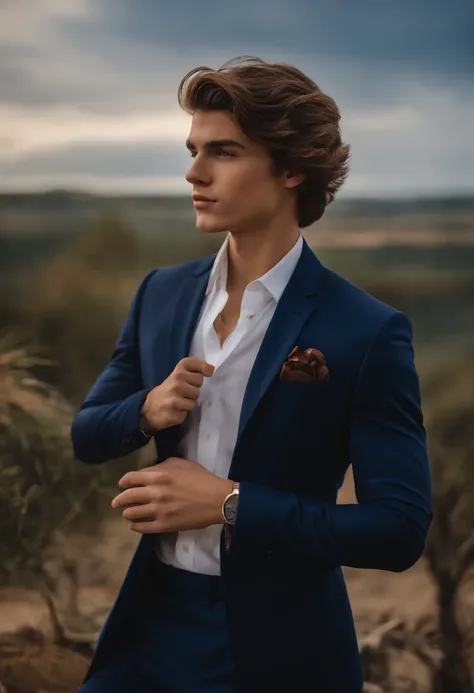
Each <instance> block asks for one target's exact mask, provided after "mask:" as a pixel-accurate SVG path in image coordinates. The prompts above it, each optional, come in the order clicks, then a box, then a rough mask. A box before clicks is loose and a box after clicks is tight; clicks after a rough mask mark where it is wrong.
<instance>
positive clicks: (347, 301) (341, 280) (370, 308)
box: [326, 268, 400, 322]
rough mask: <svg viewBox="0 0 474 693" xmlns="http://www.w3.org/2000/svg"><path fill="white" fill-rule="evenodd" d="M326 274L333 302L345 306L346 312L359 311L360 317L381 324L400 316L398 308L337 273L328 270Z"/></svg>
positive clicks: (327, 286) (327, 285)
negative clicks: (374, 320) (365, 317)
mask: <svg viewBox="0 0 474 693" xmlns="http://www.w3.org/2000/svg"><path fill="white" fill-rule="evenodd" d="M326 272H327V282H326V288H327V289H329V291H330V292H331V294H332V299H333V300H335V301H336V302H337V303H341V304H343V305H344V306H345V311H346V310H350V311H352V310H357V311H359V312H360V317H363V316H367V317H368V318H370V319H377V320H380V321H381V322H386V321H387V320H389V319H390V318H392V317H393V316H395V315H400V311H399V310H398V309H397V308H394V307H393V306H390V305H389V304H388V303H384V302H383V301H381V300H380V299H378V298H376V297H375V296H373V295H372V294H370V293H369V292H368V291H366V290H365V289H362V288H361V287H360V286H357V285H356V284H353V283H352V282H351V281H349V280H348V279H346V278H345V277H342V276H341V275H340V274H337V272H334V271H333V270H330V269H328V268H326ZM345 311H344V312H345Z"/></svg>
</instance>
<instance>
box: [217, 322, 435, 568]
mask: <svg viewBox="0 0 474 693" xmlns="http://www.w3.org/2000/svg"><path fill="white" fill-rule="evenodd" d="M350 451H351V460H352V464H353V470H354V481H355V489H356V496H357V500H358V503H357V504H347V505H336V504H330V503H325V502H319V501H316V500H314V499H311V498H309V497H302V496H300V495H296V494H294V493H288V492H285V491H281V490H275V489H271V488H268V487H265V486H261V485H256V484H252V483H246V482H243V483H241V485H240V497H239V507H238V512H237V517H236V522H235V525H234V528H233V534H232V543H231V546H230V549H229V556H231V555H234V556H236V557H237V556H239V555H246V554H247V555H248V554H249V553H251V552H253V553H254V555H255V554H259V555H262V554H264V553H266V554H271V555H273V556H275V557H276V556H280V557H281V558H283V559H286V560H289V561H293V562H295V563H306V564H309V565H312V566H315V567H319V568H322V567H327V568H330V567H336V566H353V567H356V568H375V569H380V570H390V571H402V570H405V569H407V568H409V567H410V566H412V565H413V564H414V563H415V562H416V561H417V560H418V558H419V557H420V556H421V554H422V553H423V550H424V546H425V540H426V536H427V532H428V528H429V525H430V522H431V517H432V514H431V482H430V470H429V461H428V456H427V451H426V437H425V430H424V427H423V417H422V413H421V403H420V391H419V381H418V375H417V372H416V369H415V365H414V354H413V347H412V329H411V323H410V321H409V320H408V318H407V317H406V316H404V315H403V314H402V313H395V314H394V315H393V316H392V317H391V318H389V320H388V321H387V322H386V323H385V324H384V326H383V327H382V329H381V331H380V332H379V334H378V336H377V337H376V339H375V340H374V341H373V343H372V344H371V346H370V348H369V350H368V352H367V354H366V356H365V359H364V361H363V364H362V366H361V369H360V372H359V376H358V380H357V383H356V388H355V393H354V399H353V404H352V415H351V422H350Z"/></svg>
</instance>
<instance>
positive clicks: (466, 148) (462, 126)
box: [0, 0, 474, 194]
mask: <svg viewBox="0 0 474 693" xmlns="http://www.w3.org/2000/svg"><path fill="white" fill-rule="evenodd" d="M5 3H6V4H5ZM0 12H1V13H2V18H1V20H0V82H1V83H2V92H1V95H0V171H1V174H0V187H6V186H8V187H10V188H11V187H12V186H13V185H20V186H21V185H22V184H23V185H34V186H37V185H41V181H43V184H44V185H45V186H48V185H51V184H52V185H56V184H61V185H63V184H65V183H66V182H67V181H71V182H74V184H76V183H77V185H81V182H82V185H83V186H84V187H87V186H99V187H100V186H102V187H103V188H104V189H105V188H107V189H108V190H110V189H114V187H115V188H116V189H117V190H118V189H122V186H124V185H130V186H131V188H132V187H133V189H135V190H137V189H139V186H140V185H141V186H142V187H143V189H146V190H150V188H151V189H155V188H154V186H156V185H158V184H159V185H164V186H165V187H166V189H167V190H169V189H170V187H173V186H174V188H175V189H176V190H182V189H183V187H184V188H185V187H186V184H183V182H182V172H183V171H184V170H185V166H186V163H185V161H184V160H183V151H184V139H185V137H186V134H187V130H188V122H189V121H188V116H186V115H185V114H182V113H181V112H180V111H179V109H178V107H177V102H176V89H177V86H178V83H179V80H180V78H181V77H182V76H183V74H185V73H186V72H187V71H188V70H189V69H191V68H192V67H194V66H196V65H199V64H208V65H210V66H211V67H217V66H219V65H220V64H222V63H223V62H225V61H226V60H228V59H229V58H231V57H233V56H235V55H238V54H245V53H251V54H254V53H256V54H257V55H261V56H262V57H264V58H267V59H270V60H284V61H285V62H290V63H294V64H296V65H298V66H299V67H300V68H301V69H303V70H304V71H305V72H307V73H308V74H309V75H310V76H311V77H313V78H314V79H315V80H316V81H317V82H318V84H319V85H320V86H321V87H322V88H323V89H325V90H326V91H328V92H329V93H330V94H331V95H332V96H334V98H335V99H336V101H337V102H338V104H339V105H340V108H341V111H342V114H343V122H342V125H343V134H344V137H345V139H346V140H347V141H349V142H350V143H351V144H352V148H353V157H352V171H353V172H352V175H351V177H350V179H349V181H348V183H347V184H346V186H345V190H346V191H348V192H350V191H352V192H357V193H358V192H360V191H364V190H366V191H369V190H370V189H377V190H379V191H380V194H382V193H383V191H384V190H386V191H387V192H390V191H392V192H393V191H395V190H397V189H401V188H407V187H408V188H410V189H411V188H413V189H415V188H416V189H422V188H423V189H429V188H430V186H431V187H432V188H433V189H443V186H444V188H446V189H454V188H458V187H459V186H461V185H464V181H466V180H469V179H470V180H472V179H474V151H473V149H474V145H473V144H472V137H471V136H470V125H469V123H470V122H473V120H474V95H473V94H472V87H471V86H470V85H471V82H472V73H473V71H474V50H473V48H472V40H471V37H470V33H469V27H470V26H471V27H472V26H473V25H474V5H472V3H471V2H469V1H468V0H458V2H457V3H455V4H454V5H451V6H450V8H449V12H448V11H446V6H445V3H444V2H442V1H441V0H419V2H418V3H411V0H399V2H398V3H397V4H396V5H394V4H387V3H376V2H373V1H372V0H360V2H359V3H357V4H356V5H354V3H352V2H350V0H339V2H334V1H333V0H318V2H314V0H291V2H290V0H271V2H270V0H261V1H260V2H259V3H255V2H254V1H252V2H250V1H249V0H241V2H239V3H237V4H234V5H232V6H231V7H229V5H228V4H225V3H222V2H220V1H218V0H201V2H200V3H195V2H191V0H181V2H180V3H174V4H172V3H171V4H170V3H168V4H164V3H157V2H156V0H135V1H134V3H130V2H128V0H94V1H93V0H35V3H34V4H33V5H32V4H31V2H29V0H4V4H3V5H2V10H1V11H0ZM55 181H57V182H56V183H55ZM22 182H23V183H22Z"/></svg>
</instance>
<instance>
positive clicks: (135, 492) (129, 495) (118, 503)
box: [112, 486, 151, 508]
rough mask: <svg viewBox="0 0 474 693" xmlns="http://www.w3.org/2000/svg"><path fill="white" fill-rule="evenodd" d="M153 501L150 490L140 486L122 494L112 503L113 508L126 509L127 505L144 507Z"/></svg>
mask: <svg viewBox="0 0 474 693" xmlns="http://www.w3.org/2000/svg"><path fill="white" fill-rule="evenodd" d="M150 500H151V494H150V488H149V487H147V486H139V487H135V488H129V489H127V490H126V491H123V493H120V494H119V495H118V496H115V498H114V499H113V501H112V508H124V507H126V506H127V505H143V504H144V503H149V502H150Z"/></svg>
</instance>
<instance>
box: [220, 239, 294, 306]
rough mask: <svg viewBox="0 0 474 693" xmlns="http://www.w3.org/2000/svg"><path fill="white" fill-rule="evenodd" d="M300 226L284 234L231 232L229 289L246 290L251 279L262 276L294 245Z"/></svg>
mask: <svg viewBox="0 0 474 693" xmlns="http://www.w3.org/2000/svg"><path fill="white" fill-rule="evenodd" d="M299 235H300V230H299V228H297V227H296V228H294V229H292V230H291V232H287V233H285V234H280V235H277V234H274V235H273V234H272V235H267V236H263V237H262V236H256V235H249V236H245V235H243V234H235V235H234V234H232V233H230V234H229V247H228V271H227V291H228V292H229V293H238V294H243V292H244V291H245V287H246V286H247V285H248V284H250V282H252V281H254V280H255V279H258V278H259V277H263V275H265V274H266V273H267V272H269V271H270V270H271V269H272V267H275V265H276V264H278V262H280V260H281V259H282V258H284V257H285V255H287V253H289V251H290V250H291V249H292V248H293V246H294V245H295V243H296V241H297V240H298V237H299Z"/></svg>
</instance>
